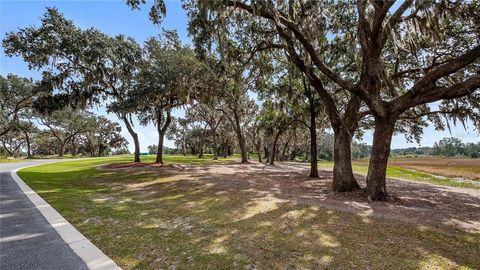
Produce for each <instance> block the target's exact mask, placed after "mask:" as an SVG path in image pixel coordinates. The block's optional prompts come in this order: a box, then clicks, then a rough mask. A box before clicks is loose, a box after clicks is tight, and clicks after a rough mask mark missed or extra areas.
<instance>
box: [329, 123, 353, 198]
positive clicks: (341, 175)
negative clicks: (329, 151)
mask: <svg viewBox="0 0 480 270" xmlns="http://www.w3.org/2000/svg"><path fill="white" fill-rule="evenodd" d="M334 133H335V142H334V145H333V156H334V165H333V183H332V190H333V191H335V192H346V191H355V190H358V189H360V185H359V184H358V182H357V180H356V179H355V177H354V176H353V170H352V151H351V143H352V135H351V134H350V133H349V131H348V130H347V129H345V128H337V129H335V130H334Z"/></svg>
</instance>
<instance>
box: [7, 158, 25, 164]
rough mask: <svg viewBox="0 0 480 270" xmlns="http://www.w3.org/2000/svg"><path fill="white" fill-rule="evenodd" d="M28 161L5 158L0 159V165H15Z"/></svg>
mask: <svg viewBox="0 0 480 270" xmlns="http://www.w3.org/2000/svg"><path fill="white" fill-rule="evenodd" d="M29 160H30V159H20V158H15V159H7V158H0V164H1V163H17V162H25V161H29Z"/></svg>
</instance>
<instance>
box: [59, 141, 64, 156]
mask: <svg viewBox="0 0 480 270" xmlns="http://www.w3.org/2000/svg"><path fill="white" fill-rule="evenodd" d="M63 153H65V142H60V149H59V152H58V156H59V157H63Z"/></svg>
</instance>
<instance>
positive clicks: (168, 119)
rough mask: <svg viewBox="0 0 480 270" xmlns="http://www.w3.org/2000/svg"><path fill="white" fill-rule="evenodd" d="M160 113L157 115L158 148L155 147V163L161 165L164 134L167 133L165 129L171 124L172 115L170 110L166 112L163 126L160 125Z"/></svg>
mask: <svg viewBox="0 0 480 270" xmlns="http://www.w3.org/2000/svg"><path fill="white" fill-rule="evenodd" d="M162 114H163V113H162V112H161V111H159V112H158V114H157V131H158V147H157V158H156V160H155V163H160V164H163V140H164V138H165V134H166V133H167V129H168V127H169V126H170V123H171V122H172V115H171V112H170V110H167V117H166V118H165V123H164V124H163V126H162V125H161V122H162Z"/></svg>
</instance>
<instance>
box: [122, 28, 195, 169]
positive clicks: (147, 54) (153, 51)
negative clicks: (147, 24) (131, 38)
mask: <svg viewBox="0 0 480 270" xmlns="http://www.w3.org/2000/svg"><path fill="white" fill-rule="evenodd" d="M143 54H144V57H143V59H142V62H141V64H140V65H139V72H138V74H137V77H136V84H135V91H132V93H131V95H129V99H128V102H129V103H130V104H136V106H137V113H138V116H139V119H140V121H141V123H142V124H144V125H145V124H147V123H149V122H152V123H154V124H155V126H156V127H157V132H158V144H157V146H158V149H157V157H156V160H155V162H156V163H163V142H164V138H165V134H166V133H167V130H168V128H169V126H170V124H171V122H172V111H173V110H174V109H175V108H179V107H181V106H183V105H185V104H187V103H189V102H190V101H191V99H192V97H194V96H195V92H196V91H199V89H202V87H204V86H203V84H202V81H201V80H198V79H197V78H201V76H203V74H202V73H203V71H204V69H203V65H202V64H201V63H200V62H199V61H198V60H197V59H196V58H195V54H194V53H193V51H192V50H191V49H190V48H189V47H188V46H185V45H183V44H182V43H181V42H180V39H179V37H178V34H177V33H176V32H175V31H164V32H163V35H162V36H160V38H158V39H157V38H151V39H149V40H147V41H146V42H145V47H144V53H143Z"/></svg>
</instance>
